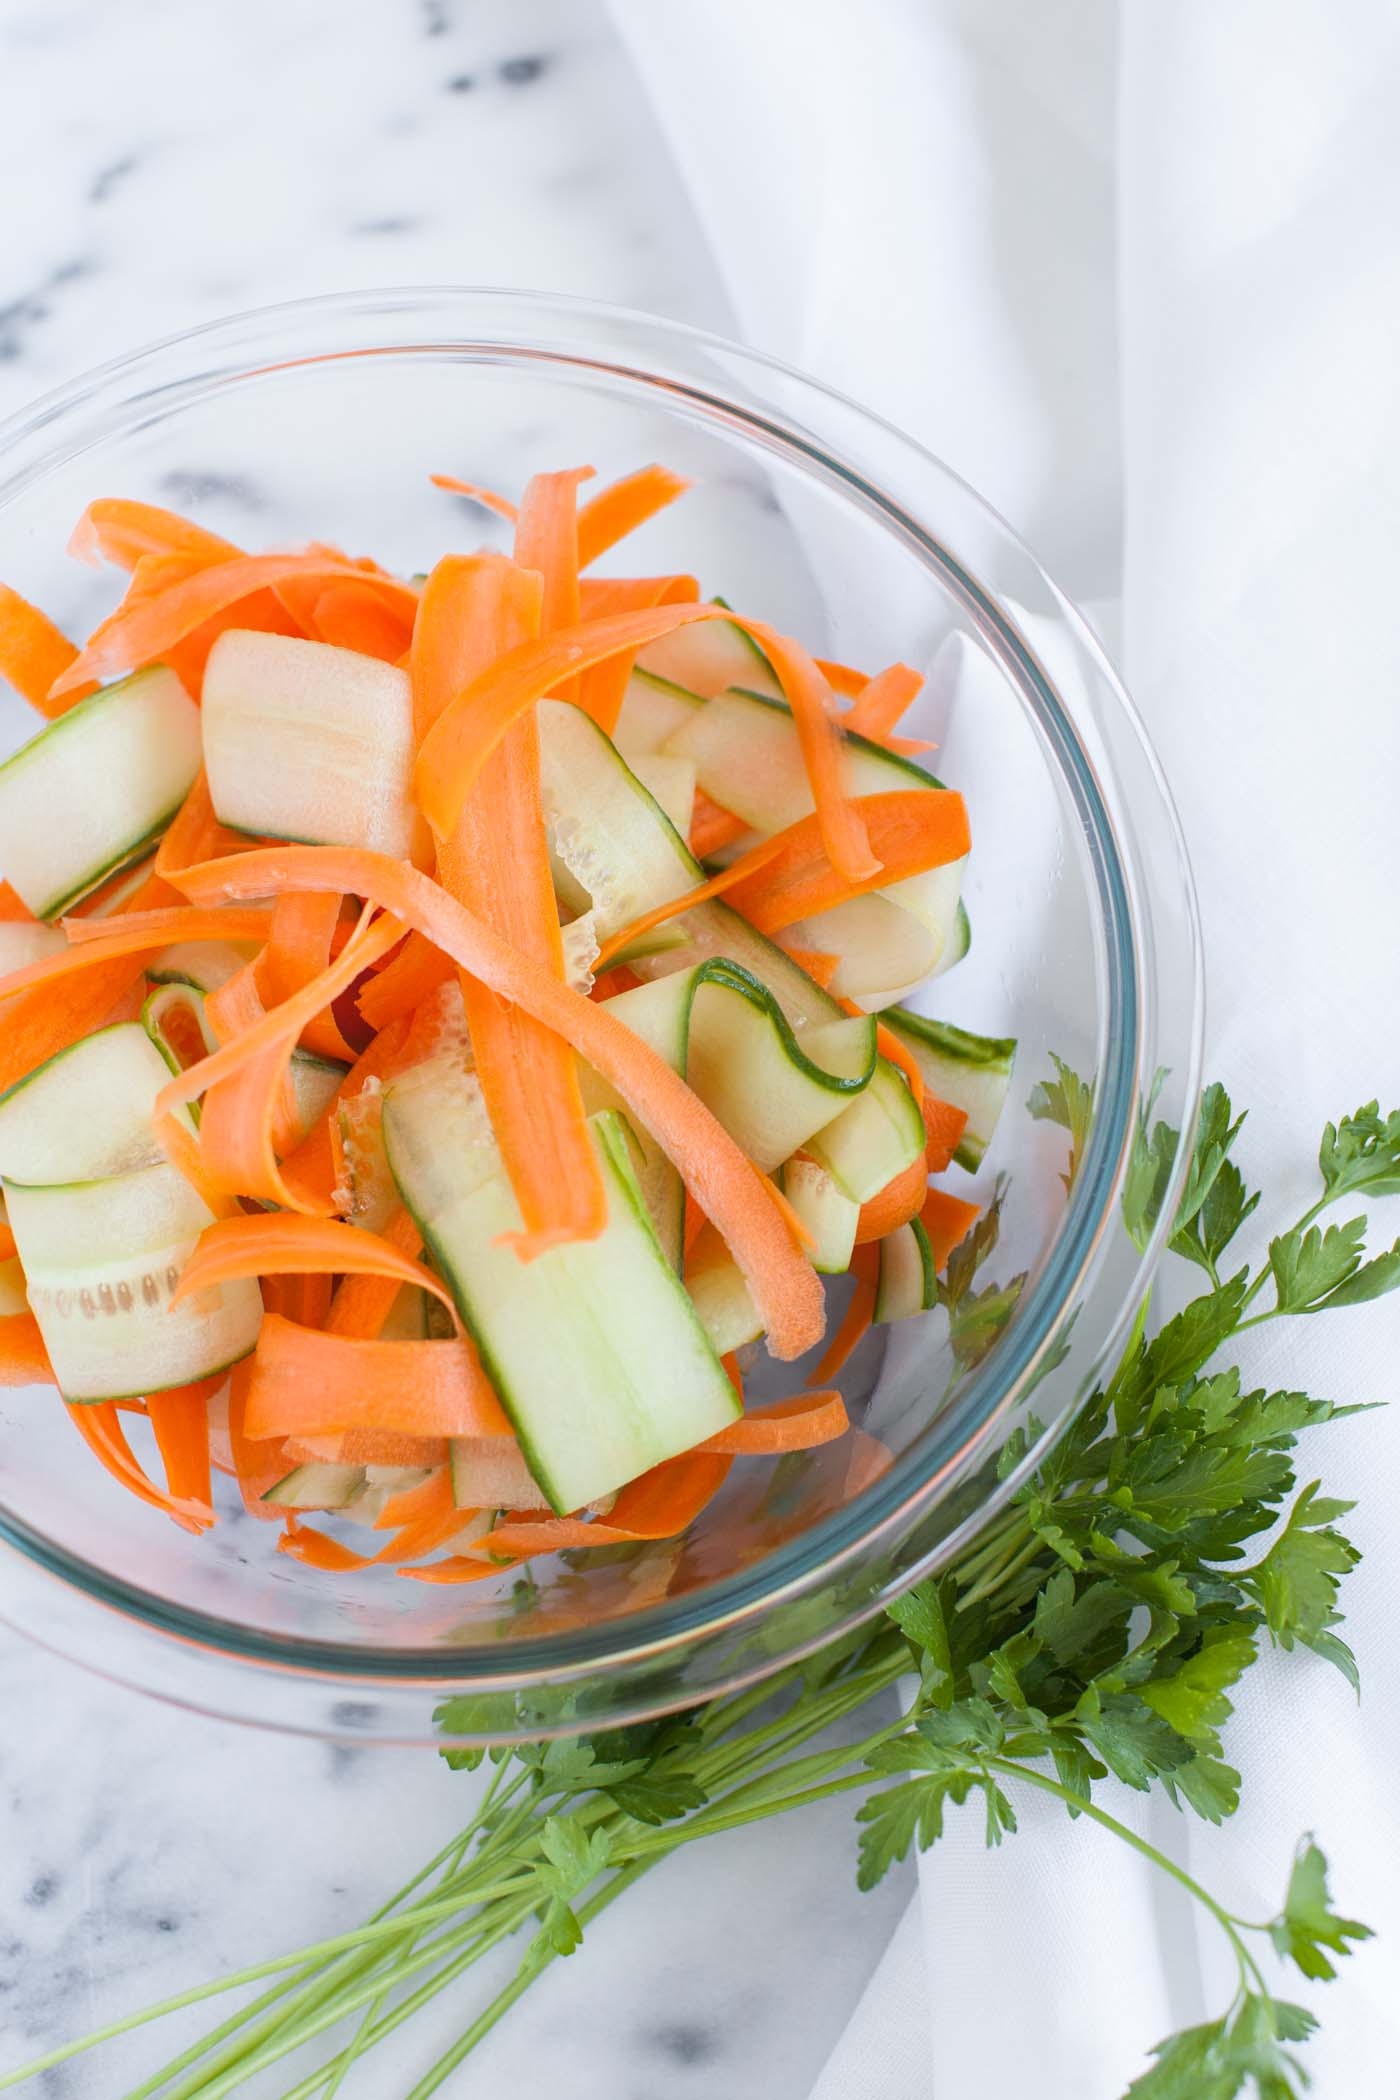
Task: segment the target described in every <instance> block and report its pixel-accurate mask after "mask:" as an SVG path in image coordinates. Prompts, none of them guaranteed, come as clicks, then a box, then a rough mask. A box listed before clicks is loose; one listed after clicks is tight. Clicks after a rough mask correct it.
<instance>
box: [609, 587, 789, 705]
mask: <svg viewBox="0 0 1400 2100" xmlns="http://www.w3.org/2000/svg"><path fill="white" fill-rule="evenodd" d="M711 603H712V604H714V605H724V603H725V601H724V599H723V598H714V599H712V600H711ZM726 610H728V608H727V607H726ZM637 662H638V664H639V665H640V666H641V667H642V669H643V670H645V671H649V672H651V673H652V674H653V676H656V677H660V678H666V679H673V680H674V681H675V683H676V684H677V685H680V686H683V687H685V688H686V689H687V690H688V691H690V692H692V693H698V694H699V695H700V697H701V699H703V700H708V699H709V698H710V697H711V695H712V694H714V693H722V692H723V691H724V690H725V688H726V686H731V685H742V686H748V687H749V688H750V689H751V690H752V691H753V692H756V693H771V694H772V696H773V698H774V699H775V700H781V699H782V697H783V689H782V686H781V684H780V683H779V681H778V679H777V677H776V675H775V673H774V671H773V668H772V666H771V664H770V663H769V661H768V659H767V657H766V656H765V655H764V653H763V651H762V650H761V649H760V648H759V646H758V643H757V642H755V641H753V640H751V639H750V637H749V636H748V635H747V634H745V632H744V630H743V628H742V627H735V626H734V625H733V623H732V622H731V621H729V620H697V621H696V622H695V623H694V625H693V626H690V627H678V628H677V629H676V631H675V633H674V634H667V635H663V636H662V638H661V640H660V641H659V642H649V643H648V644H647V646H646V648H645V649H643V650H641V651H640V652H639V654H638V657H637Z"/></svg>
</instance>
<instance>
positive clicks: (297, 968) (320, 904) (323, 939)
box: [256, 890, 354, 1064]
mask: <svg viewBox="0 0 1400 2100" xmlns="http://www.w3.org/2000/svg"><path fill="white" fill-rule="evenodd" d="M340 905H341V899H340V897H339V896H338V895H337V894H336V892H335V891H334V890H325V891H323V892H322V893H321V894H320V895H319V896H312V895H302V896H295V897H279V898H278V900H277V902H276V904H275V906H274V907H273V912H272V928H271V931H270V933H269V935H268V941H267V946H266V947H265V948H264V949H263V952H262V954H261V956H260V957H259V958H258V962H257V966H256V967H257V984H258V990H259V992H260V993H261V994H262V997H263V999H264V1001H265V1002H266V1004H267V1005H269V1006H280V1005H281V1004H282V1002H283V1000H285V999H290V998H291V997H292V994H293V993H294V992H299V991H301V990H302V988H303V986H305V985H308V984H310V983H311V982H312V980H313V978H316V977H318V976H319V975H320V974H321V972H322V971H324V970H325V969H327V968H328V967H329V964H330V960H331V953H332V943H333V942H334V940H335V937H336V933H337V931H338V929H339V926H340ZM301 1041H302V1044H303V1045H304V1047H305V1048H306V1049H308V1050H310V1051H311V1052H312V1053H313V1054H314V1055H315V1056H317V1057H329V1058H333V1059H335V1060H336V1061H340V1060H342V1059H343V1060H344V1061H345V1062H346V1063H347V1064H348V1063H349V1062H350V1061H351V1060H352V1059H353V1057H354V1052H353V1051H352V1050H351V1048H350V1045H349V1044H348V1043H347V1042H346V1040H345V1037H344V1036H343V1035H342V1034H341V1032H340V1028H339V1026H338V1024H337V1022H336V1020H335V1016H334V1015H333V1014H332V1013H330V1012H329V1011H328V1010H327V1011H323V1012H321V1013H319V1014H313V1016H312V1018H311V1019H310V1020H309V1021H308V1022H307V1024H306V1026H305V1028H303V1030H302V1032H301Z"/></svg>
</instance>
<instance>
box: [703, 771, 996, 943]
mask: <svg viewBox="0 0 1400 2100" xmlns="http://www.w3.org/2000/svg"><path fill="white" fill-rule="evenodd" d="M847 807H848V808H849V809H851V810H852V811H855V812H858V813H859V816H860V818H861V820H862V821H863V822H864V825H865V827H866V831H867V833H868V835H869V837H870V840H871V846H872V851H874V852H875V853H876V854H877V855H878V856H879V864H878V865H877V867H876V868H875V870H874V871H873V872H872V873H871V874H869V875H864V876H860V877H857V878H854V879H852V878H851V877H848V876H846V875H844V874H843V873H842V872H841V871H840V870H839V869H837V868H836V867H835V866H834V865H833V864H832V862H831V860H830V858H829V857H828V854H827V852H826V842H825V839H824V838H823V836H822V833H821V827H820V824H819V822H818V820H817V818H815V817H804V818H802V820H801V821H800V823H797V824H794V825H792V826H791V827H790V828H789V829H788V830H787V831H784V832H779V833H778V834H777V838H776V840H773V839H769V840H767V841H765V844H766V845H769V846H772V845H773V844H775V843H776V842H777V841H781V842H782V852H781V854H780V855H778V856H775V855H773V854H771V853H770V854H768V855H767V856H766V857H765V859H764V860H763V861H761V862H760V861H759V860H758V858H757V855H758V853H759V852H761V850H762V849H760V848H755V852H754V853H753V854H745V855H744V857H743V859H742V860H738V861H736V862H735V863H734V868H744V867H745V866H746V864H747V865H749V866H751V867H752V869H753V872H752V874H749V875H747V876H746V877H745V878H744V879H741V880H740V881H739V882H738V883H736V884H735V885H734V886H733V887H732V889H731V891H730V897H729V901H730V904H731V905H732V906H733V908H734V910H735V911H738V912H742V913H743V915H744V917H745V918H746V919H748V920H750V921H751V923H752V924H753V925H755V926H756V927H757V928H758V930H759V932H760V933H778V932H781V931H782V929H783V928H784V927H785V926H793V925H795V924H796V923H797V922H798V920H800V919H806V918H811V917H812V916H813V915H814V914H815V913H817V912H823V911H829V910H830V909H831V908H832V907H833V906H834V905H837V904H843V903H845V902H846V900H847V899H848V898H851V897H859V896H863V895H864V894H865V893H866V892H867V891H869V890H872V889H877V888H883V886H884V885H885V884H886V883H889V882H901V881H903V880H904V879H905V877H907V876H910V875H922V874H924V873H925V872H926V871H927V870H928V869H929V868H937V867H943V866H945V865H946V864H947V863H948V862H949V861H952V860H960V859H961V858H962V857H963V855H964V854H965V853H967V852H968V851H969V849H970V846H971V838H970V835H969V832H968V823H967V809H966V806H965V805H964V802H963V799H962V796H961V795H959V794H957V793H955V792H954V791H953V790H952V789H950V788H914V789H909V790H900V791H898V792H897V793H895V794H892V795H861V796H859V797H858V798H856V799H855V800H854V801H852V802H850V803H848V804H847ZM727 872H728V873H729V874H730V875H732V874H733V872H734V869H733V868H731V869H729V870H728V871H727Z"/></svg>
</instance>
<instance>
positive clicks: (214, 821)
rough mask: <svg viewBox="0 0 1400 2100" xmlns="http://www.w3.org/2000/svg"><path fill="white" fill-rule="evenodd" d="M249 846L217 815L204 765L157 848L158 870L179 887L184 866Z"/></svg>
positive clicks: (236, 851)
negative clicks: (227, 827) (221, 821)
mask: <svg viewBox="0 0 1400 2100" xmlns="http://www.w3.org/2000/svg"><path fill="white" fill-rule="evenodd" d="M248 845H249V841H248V840H247V839H246V838H245V837H244V836H243V834H242V832H239V831H229V830H227V829H226V828H225V826H224V825H222V824H221V823H220V822H219V820H218V818H217V817H216V816H215V815H214V804H213V802H212V801H211V799H210V795H209V781H208V778H207V776H206V774H205V771H204V768H203V767H202V766H201V767H200V769H199V776H198V778H197V779H196V781H195V784H194V786H193V787H192V788H191V789H190V791H189V793H188V795H186V797H185V799H184V801H183V802H182V803H181V804H180V807H179V809H178V810H177V811H176V814H175V818H174V821H173V822H172V824H171V826H170V828H169V830H168V831H167V832H166V834H165V837H164V838H163V839H162V840H161V842H160V845H159V847H158V848H157V849H156V857H155V864H154V865H155V872H156V874H157V875H159V876H160V877H161V879H162V881H164V882H168V883H169V884H170V886H171V888H172V889H175V890H178V889H179V887H180V876H181V873H182V871H183V870H184V869H185V868H188V867H193V866H194V865H195V864H196V863H197V862H199V861H202V860H214V859H216V858H217V856H218V855H219V854H221V853H243V852H246V851H247V848H248Z"/></svg>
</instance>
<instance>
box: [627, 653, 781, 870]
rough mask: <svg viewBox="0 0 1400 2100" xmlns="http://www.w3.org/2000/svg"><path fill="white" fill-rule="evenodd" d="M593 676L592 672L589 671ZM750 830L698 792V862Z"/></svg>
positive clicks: (694, 822) (694, 832)
mask: <svg viewBox="0 0 1400 2100" xmlns="http://www.w3.org/2000/svg"><path fill="white" fill-rule="evenodd" d="M588 675H589V677H590V678H591V677H592V675H593V674H592V672H591V671H590V672H589V674H588ZM748 829H749V827H748V825H747V824H746V823H745V822H744V820H743V818H742V817H736V816H735V814H734V812H733V810H732V809H724V808H722V807H721V806H720V804H719V803H718V802H712V801H711V800H710V798H709V796H708V795H707V794H706V793H705V790H704V789H703V788H702V787H698V788H697V789H696V790H695V803H694V807H693V808H692V810H691V812H690V850H691V852H692V853H693V854H694V855H695V858H696V859H697V860H708V859H709V857H710V855H711V854H712V853H718V852H719V851H720V849H721V847H724V846H732V845H733V843H734V841H735V839H741V838H742V837H743V836H744V833H745V832H746V831H747V830H748Z"/></svg>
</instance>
